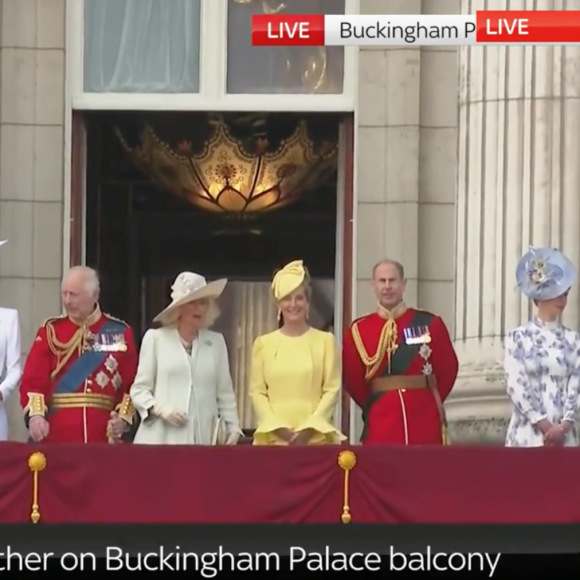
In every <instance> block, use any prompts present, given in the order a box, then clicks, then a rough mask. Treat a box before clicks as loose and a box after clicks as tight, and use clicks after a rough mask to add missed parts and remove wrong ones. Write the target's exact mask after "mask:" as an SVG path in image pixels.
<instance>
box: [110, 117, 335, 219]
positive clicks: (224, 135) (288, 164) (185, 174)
mask: <svg viewBox="0 0 580 580" xmlns="http://www.w3.org/2000/svg"><path fill="white" fill-rule="evenodd" d="M214 127H215V129H214V132H213V135H212V136H211V137H210V139H209V140H208V141H207V142H206V144H205V146H204V147H203V150H202V151H201V152H199V153H196V152H194V151H193V149H192V144H191V142H190V141H182V142H180V143H179V144H178V145H177V146H176V147H175V148H173V147H171V146H170V145H168V144H167V143H165V142H164V141H162V140H161V139H160V138H159V137H158V136H157V135H156V133H155V131H154V130H153V128H152V127H151V126H149V125H147V126H145V128H144V130H143V132H142V134H141V140H140V144H139V145H138V146H136V147H130V146H129V145H128V144H127V143H126V141H125V140H124V139H123V137H122V135H121V133H120V132H118V135H119V138H120V139H121V143H122V144H123V147H124V149H125V150H126V151H127V152H128V153H129V155H130V156H131V158H132V159H133V161H134V163H135V164H136V165H137V167H138V168H139V169H141V171H143V172H144V173H145V174H146V175H148V176H149V177H150V179H151V180H152V181H154V182H155V183H156V184H157V185H158V186H159V187H161V188H162V189H164V190H166V191H168V192H171V193H173V194H174V195H176V196H179V197H182V198H186V199H187V200H189V201H190V202H191V203H193V204H195V205H196V206H198V207H199V208H201V209H204V210H207V211H211V212H214V213H228V214H256V213H260V212H265V211H269V210H274V209H279V208H282V207H285V206H287V205H289V204H291V203H293V202H294V201H296V200H297V199H298V198H299V197H300V196H301V195H302V194H304V193H305V192H306V191H307V190H309V189H311V188H312V187H313V186H315V185H316V184H318V183H319V181H320V179H322V178H323V177H324V176H325V175H327V174H328V173H329V172H331V171H333V170H334V169H335V168H336V159H337V147H336V144H331V143H324V144H323V145H322V146H321V147H319V148H317V149H315V147H314V145H313V143H312V141H311V140H310V139H309V138H308V133H307V128H306V123H304V122H302V123H300V124H299V125H298V127H297V128H296V131H295V132H294V133H293V134H292V135H291V136H290V137H289V138H288V139H286V140H284V141H282V142H281V143H280V145H279V146H278V147H277V148H276V149H275V150H273V151H272V150H271V147H270V143H269V142H268V140H267V139H265V138H258V139H256V140H255V142H254V143H253V146H252V149H253V151H252V152H250V151H247V150H245V147H244V145H243V144H242V143H241V142H240V141H239V140H237V139H236V138H234V137H233V136H232V135H231V133H230V131H229V129H228V126H227V125H226V123H225V122H224V121H218V122H216V123H215V125H214Z"/></svg>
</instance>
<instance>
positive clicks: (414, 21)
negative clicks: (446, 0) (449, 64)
mask: <svg viewBox="0 0 580 580" xmlns="http://www.w3.org/2000/svg"><path fill="white" fill-rule="evenodd" d="M252 44H253V45H256V46H322V45H325V46H409V45H410V46H412V45H415V46H476V45H562V44H580V11H575V10H561V11H556V10H550V11H516V10H503V11H478V12H477V13H476V14H471V15H470V14H462V15H456V14H440V15H416V14H414V15H398V14H397V15H388V14H385V15H375V16H371V15H351V14H347V15H334V14H333V15H328V14H327V15H322V14H310V15H307V14H303V15H282V14H273V15H270V14H262V15H256V16H254V17H253V19H252Z"/></svg>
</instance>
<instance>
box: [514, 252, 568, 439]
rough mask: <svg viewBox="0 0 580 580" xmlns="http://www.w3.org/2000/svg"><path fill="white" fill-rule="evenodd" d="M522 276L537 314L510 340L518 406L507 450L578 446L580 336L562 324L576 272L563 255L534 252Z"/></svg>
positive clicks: (523, 265) (520, 272)
mask: <svg viewBox="0 0 580 580" xmlns="http://www.w3.org/2000/svg"><path fill="white" fill-rule="evenodd" d="M516 277H517V283H518V287H519V288H520V290H521V291H522V292H523V294H524V295H525V296H527V297H528V298H530V299H531V300H533V301H534V304H535V306H536V312H535V315H534V317H533V318H532V320H530V321H529V322H527V323H526V324H523V325H522V326H519V327H518V328H516V329H515V330H513V331H511V332H510V333H509V334H508V335H507V337H506V340H505V361H504V368H505V377H506V384H507V394H508V396H509V398H510V399H511V402H512V404H513V412H512V416H511V420H510V424H509V427H508V432H507V439H506V445H507V446H508V447H541V446H544V445H550V446H575V445H578V440H577V436H576V429H575V421H576V415H577V413H578V409H579V401H580V335H579V334H578V332H576V331H574V330H571V329H569V328H566V327H565V326H563V325H562V324H561V322H560V316H561V314H562V312H563V311H564V309H565V308H566V303H567V301H568V293H569V292H570V288H571V287H572V285H573V284H574V283H575V281H576V269H575V267H574V265H573V264H572V262H570V260H569V259H568V258H567V257H566V256H565V255H564V254H562V252H560V251H559V250H556V249H552V248H532V249H530V251H529V252H528V253H527V254H525V256H523V257H522V259H521V260H520V262H519V264H518V266H517V270H516Z"/></svg>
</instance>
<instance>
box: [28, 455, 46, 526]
mask: <svg viewBox="0 0 580 580" xmlns="http://www.w3.org/2000/svg"><path fill="white" fill-rule="evenodd" d="M45 467H46V456H45V455H44V453H40V451H35V452H34V453H33V454H32V455H31V456H30V457H29V458H28V468H29V469H30V471H31V472H32V512H31V513H30V519H31V520H32V523H33V524H37V523H38V522H39V521H40V505H39V503H38V491H39V479H40V472H41V471H43V470H44V469H45Z"/></svg>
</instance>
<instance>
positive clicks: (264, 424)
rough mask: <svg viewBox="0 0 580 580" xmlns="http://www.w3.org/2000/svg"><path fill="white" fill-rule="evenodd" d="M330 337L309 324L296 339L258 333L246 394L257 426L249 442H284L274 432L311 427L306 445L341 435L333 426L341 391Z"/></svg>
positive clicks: (335, 350) (333, 440)
mask: <svg viewBox="0 0 580 580" xmlns="http://www.w3.org/2000/svg"><path fill="white" fill-rule="evenodd" d="M339 360H340V359H339V354H338V348H337V345H336V342H335V340H334V336H333V335H332V334H330V333H329V332H322V331H320V330H316V329H314V328H311V329H309V330H308V332H306V333H305V334H303V335H302V336H298V337H290V336H286V335H284V334H282V333H281V332H280V331H279V330H276V331H275V332H271V333H269V334H264V335H262V336H259V337H258V338H257V339H256V341H255V342H254V349H253V352H252V371H251V379H250V396H251V398H252V402H253V404H254V409H255V411H256V416H257V420H258V426H257V429H256V431H255V433H254V445H287V444H288V443H287V442H286V441H284V440H282V439H281V438H280V437H278V436H276V434H275V433H274V431H276V430H277V429H281V428H284V427H285V428H287V429H291V430H292V431H303V430H305V429H312V430H313V431H314V432H315V433H314V435H313V437H312V439H311V440H310V443H309V444H310V445H320V444H324V443H331V444H332V443H340V441H342V440H344V439H346V437H344V435H342V433H340V431H338V430H337V429H336V428H335V427H334V425H333V422H332V420H333V415H334V411H335V409H336V404H337V401H338V396H339V393H340V364H339Z"/></svg>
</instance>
